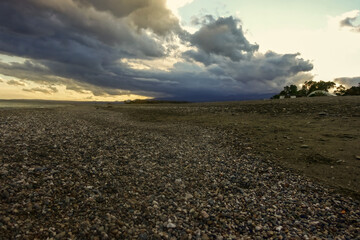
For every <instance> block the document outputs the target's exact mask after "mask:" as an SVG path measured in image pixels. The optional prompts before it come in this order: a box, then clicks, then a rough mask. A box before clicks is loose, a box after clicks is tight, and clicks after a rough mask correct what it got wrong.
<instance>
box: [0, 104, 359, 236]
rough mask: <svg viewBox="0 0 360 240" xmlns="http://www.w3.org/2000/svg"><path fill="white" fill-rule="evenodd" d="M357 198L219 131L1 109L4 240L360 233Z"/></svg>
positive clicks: (121, 117)
mask: <svg viewBox="0 0 360 240" xmlns="http://www.w3.org/2000/svg"><path fill="white" fill-rule="evenodd" d="M234 142H235V143H234ZM359 206H360V205H359V202H358V201H356V200H354V199H351V198H350V197H347V196H343V195H339V194H336V193H335V192H333V191H332V190H330V189H327V188H326V187H324V186H322V185H320V184H318V183H315V182H313V181H310V180H308V179H307V178H305V177H303V176H300V175H298V174H297V173H294V172H292V171H290V170H287V169H284V168H282V167H280V166H278V165H277V164H275V163H274V161H271V160H268V159H263V158H262V157H260V156H259V155H258V154H256V153H254V152H252V151H251V147H250V148H249V145H248V144H247V143H246V139H243V142H240V143H239V141H232V136H231V135H229V134H228V133H227V132H225V131H221V130H220V129H216V128H211V127H201V126H196V125H191V124H186V123H178V124H170V123H169V124H167V123H161V124H157V123H148V122H136V121H131V120H130V119H129V117H128V116H127V115H126V114H124V113H121V112H114V111H106V110H101V109H97V110H95V108H90V107H73V108H58V109H36V110H35V109H21V110H14V109H12V110H11V109H10V110H0V239H35V238H38V239H47V238H48V239H238V238H244V239H246V238H251V239H263V238H270V239H271V238H273V239H284V238H285V239H286V238H290V239H296V238H300V239H313V238H315V239H316V238H317V239H334V238H337V239H360V238H359V236H360V207H359Z"/></svg>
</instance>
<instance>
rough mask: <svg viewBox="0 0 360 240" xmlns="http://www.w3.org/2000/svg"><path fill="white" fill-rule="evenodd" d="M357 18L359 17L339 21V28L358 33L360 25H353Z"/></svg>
mask: <svg viewBox="0 0 360 240" xmlns="http://www.w3.org/2000/svg"><path fill="white" fill-rule="evenodd" d="M358 17H359V15H357V16H355V17H347V18H345V19H343V20H341V21H340V26H341V27H350V28H351V30H352V31H355V32H359V33H360V25H355V24H354V22H355V21H356V19H357V18H358Z"/></svg>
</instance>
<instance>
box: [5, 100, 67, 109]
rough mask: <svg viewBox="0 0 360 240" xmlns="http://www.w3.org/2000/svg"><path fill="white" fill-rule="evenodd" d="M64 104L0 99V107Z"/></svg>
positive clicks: (50, 106)
mask: <svg viewBox="0 0 360 240" xmlns="http://www.w3.org/2000/svg"><path fill="white" fill-rule="evenodd" d="M64 106H66V105H65V104H59V103H47V102H28V101H2V100H0V108H54V107H64Z"/></svg>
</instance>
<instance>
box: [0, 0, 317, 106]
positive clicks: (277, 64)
mask: <svg viewBox="0 0 360 240" xmlns="http://www.w3.org/2000/svg"><path fill="white" fill-rule="evenodd" d="M196 24H198V27H199V29H198V31H197V32H195V33H194V34H190V33H188V32H186V31H185V30H184V29H182V28H181V26H180V24H179V21H178V19H177V18H176V17H175V16H174V15H173V14H172V12H171V11H170V10H168V9H167V8H166V2H165V0H133V1H126V0H116V1H115V0H101V1H100V0H63V1H57V0H28V1H22V0H5V1H1V2H0V53H3V54H7V55H11V56H18V57H22V58H25V59H27V60H26V61H25V62H23V63H4V62H0V73H2V74H4V75H9V76H13V77H17V78H19V79H22V80H27V81H34V82H37V83H40V84H42V85H47V86H49V87H48V88H46V89H43V88H41V89H40V88H34V89H25V91H33V92H34V91H35V92H36V91H37V92H44V93H45V92H46V93H56V90H55V89H56V88H55V87H54V85H65V86H66V87H67V88H68V89H71V90H74V91H78V92H80V93H81V92H83V91H91V92H92V93H93V94H94V95H105V94H108V95H124V94H129V93H134V94H138V95H146V96H151V97H158V98H171V99H186V100H221V99H228V98H231V97H234V98H236V96H241V95H244V94H247V95H248V94H254V93H272V92H276V91H277V90H278V89H279V87H280V88H281V86H283V85H284V84H286V83H288V82H293V81H302V80H303V79H306V80H307V79H309V78H311V75H309V74H308V72H309V71H310V70H312V68H313V66H312V64H311V62H309V61H307V60H304V59H301V58H300V57H299V54H298V53H296V54H278V53H275V52H267V53H259V52H258V49H259V46H258V45H257V44H256V43H250V42H249V41H248V40H247V38H246V37H245V34H244V31H243V29H242V23H241V21H240V20H239V19H236V18H233V17H221V18H217V19H215V18H214V17H213V16H206V17H204V18H201V19H198V21H197V22H196ZM169 59H172V61H174V64H173V65H172V66H170V67H167V68H166V69H165V70H164V69H161V68H160V67H158V66H157V65H158V64H157V62H159V61H160V62H161V61H165V62H167V61H169ZM151 63H153V64H151ZM146 64H147V65H146ZM145 65H146V66H147V67H144V66H145Z"/></svg>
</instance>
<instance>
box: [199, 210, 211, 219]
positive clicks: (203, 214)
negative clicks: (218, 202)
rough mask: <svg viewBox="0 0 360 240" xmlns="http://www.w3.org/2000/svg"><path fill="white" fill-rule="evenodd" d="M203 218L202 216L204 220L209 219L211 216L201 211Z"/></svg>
mask: <svg viewBox="0 0 360 240" xmlns="http://www.w3.org/2000/svg"><path fill="white" fill-rule="evenodd" d="M201 216H202V217H203V218H209V214H208V213H207V212H205V211H204V210H203V211H201Z"/></svg>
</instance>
